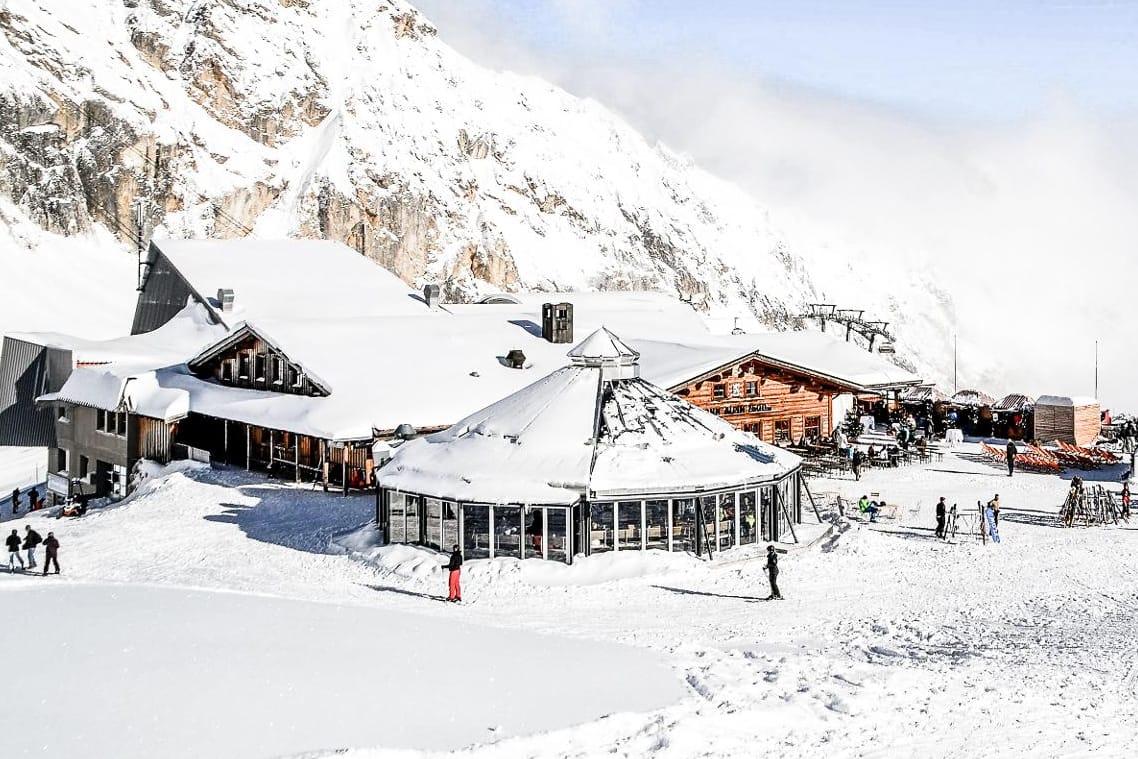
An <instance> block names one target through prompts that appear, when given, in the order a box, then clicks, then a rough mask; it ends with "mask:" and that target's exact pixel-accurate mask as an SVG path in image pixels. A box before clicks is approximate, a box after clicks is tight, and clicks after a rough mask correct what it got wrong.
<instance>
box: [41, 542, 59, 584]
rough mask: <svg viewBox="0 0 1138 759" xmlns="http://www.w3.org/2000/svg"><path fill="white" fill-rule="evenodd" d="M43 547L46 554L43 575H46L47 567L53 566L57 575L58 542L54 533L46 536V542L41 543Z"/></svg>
mask: <svg viewBox="0 0 1138 759" xmlns="http://www.w3.org/2000/svg"><path fill="white" fill-rule="evenodd" d="M43 547H44V552H45V553H46V554H47V558H46V559H44V561H43V573H44V574H45V575H46V574H47V570H48V567H50V566H51V565H52V564H55V573H56V574H59V541H58V540H57V539H56V537H55V533H54V532H49V533H48V534H47V540H45V541H44V542H43Z"/></svg>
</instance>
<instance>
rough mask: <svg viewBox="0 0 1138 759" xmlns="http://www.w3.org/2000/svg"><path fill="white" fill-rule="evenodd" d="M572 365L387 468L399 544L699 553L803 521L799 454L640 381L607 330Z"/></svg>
mask: <svg viewBox="0 0 1138 759" xmlns="http://www.w3.org/2000/svg"><path fill="white" fill-rule="evenodd" d="M569 357H570V364H569V365H568V366H566V367H563V368H562V369H559V370H557V371H555V372H553V373H552V374H550V375H548V376H546V377H544V378H542V379H540V380H538V381H537V382H535V383H533V384H532V385H530V386H528V387H526V388H523V389H522V390H520V391H518V392H517V393H515V394H513V395H511V396H509V397H507V398H504V399H502V400H501V401H498V402H497V403H494V404H492V405H491V406H488V407H487V408H485V409H482V410H481V411H478V412H476V413H474V414H472V415H471V416H469V417H467V418H466V419H464V420H462V421H461V422H459V423H458V424H456V425H454V426H453V427H451V428H449V429H447V430H445V431H443V432H439V433H436V434H434V435H428V436H427V437H424V438H420V439H417V440H413V441H410V442H408V443H406V444H404V445H403V446H401V447H400V448H399V449H397V451H396V453H395V455H394V456H393V458H392V460H391V462H389V463H388V464H387V465H386V466H385V467H384V468H383V469H381V470H380V472H379V485H380V488H381V503H380V510H379V511H380V513H379V522H380V528H381V530H382V531H383V535H384V539H385V541H386V542H389V543H417V544H423V545H427V546H431V547H435V548H439V549H441V550H449V548H450V546H451V545H454V544H456V543H457V544H459V545H461V546H462V547H463V551H464V553H465V555H466V556H467V557H468V558H491V557H499V556H512V557H516V558H543V559H551V560H555V561H562V562H571V561H572V557H573V556H574V555H575V554H578V555H579V554H585V555H588V554H595V553H601V552H605V551H629V550H635V551H642V550H647V549H660V550H671V551H691V552H695V553H703V552H704V551H707V550H712V551H715V550H725V549H727V548H732V547H735V546H741V545H747V544H750V543H755V542H757V541H766V540H775V539H778V538H779V537H780V536H782V535H783V534H784V533H785V532H786V531H787V530H789V529H791V524H792V523H794V522H798V521H800V518H801V513H802V508H801V501H800V496H799V459H798V458H797V457H796V456H794V455H793V454H791V453H789V452H786V451H783V450H781V449H778V448H775V447H773V446H769V445H767V444H765V443H762V442H760V441H759V440H758V439H757V438H755V437H754V436H752V435H750V434H749V433H746V432H742V431H740V430H736V429H735V428H734V427H732V426H731V425H730V424H728V423H727V422H724V421H723V420H721V419H719V418H718V417H715V416H713V415H711V414H708V413H707V412H705V411H702V410H701V409H698V408H696V407H695V406H692V405H691V404H689V403H688V402H686V401H684V400H682V399H681V398H678V397H676V396H675V395H672V394H671V393H668V392H667V391H665V390H662V389H660V388H658V387H655V386H654V385H651V384H650V383H648V382H645V381H644V380H642V379H640V377H639V366H638V359H639V354H638V353H636V352H635V351H633V350H632V349H631V348H629V347H628V346H627V345H625V344H624V343H623V342H622V341H621V340H620V339H619V338H617V337H616V336H615V335H613V334H612V333H610V332H608V331H607V330H604V329H601V330H598V331H597V332H595V333H593V335H591V336H590V337H588V338H587V339H586V340H584V341H583V342H582V343H580V344H579V345H578V346H577V347H575V348H574V349H573V350H572V351H570V352H569Z"/></svg>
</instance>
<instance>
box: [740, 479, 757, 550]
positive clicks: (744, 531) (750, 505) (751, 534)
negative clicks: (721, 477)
mask: <svg viewBox="0 0 1138 759" xmlns="http://www.w3.org/2000/svg"><path fill="white" fill-rule="evenodd" d="M758 531H759V515H758V513H757V512H756V502H755V491H753V490H746V491H744V492H742V493H740V494H739V544H740V545H749V544H751V543H755V542H757V541H758V539H759V532H758Z"/></svg>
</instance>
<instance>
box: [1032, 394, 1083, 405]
mask: <svg viewBox="0 0 1138 759" xmlns="http://www.w3.org/2000/svg"><path fill="white" fill-rule="evenodd" d="M1035 405H1036V406H1037V407H1038V406H1070V407H1080V406H1097V405H1098V399H1097V398H1092V397H1090V396H1088V395H1075V396H1067V395H1041V396H1039V398H1038V399H1036V401H1035Z"/></svg>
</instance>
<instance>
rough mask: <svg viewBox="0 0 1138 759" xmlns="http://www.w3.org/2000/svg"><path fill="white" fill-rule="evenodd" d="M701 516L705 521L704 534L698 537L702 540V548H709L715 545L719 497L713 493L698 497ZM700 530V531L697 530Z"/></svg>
mask: <svg viewBox="0 0 1138 759" xmlns="http://www.w3.org/2000/svg"><path fill="white" fill-rule="evenodd" d="M697 501H698V507H699V516H700V517H701V521H702V522H703V534H702V535H697V536H696V537H697V538H698V539H699V540H700V541H702V544H701V545H700V549H701V550H707V548H708V546H715V545H717V544H716V539H715V527H716V524H717V520H716V519H715V511H716V507H717V506H718V505H719V499H718V498H716V497H715V496H713V495H705V496H700V497H699V498H698V499H697ZM697 532H698V531H697Z"/></svg>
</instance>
